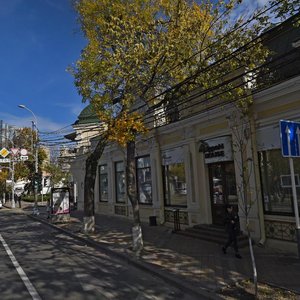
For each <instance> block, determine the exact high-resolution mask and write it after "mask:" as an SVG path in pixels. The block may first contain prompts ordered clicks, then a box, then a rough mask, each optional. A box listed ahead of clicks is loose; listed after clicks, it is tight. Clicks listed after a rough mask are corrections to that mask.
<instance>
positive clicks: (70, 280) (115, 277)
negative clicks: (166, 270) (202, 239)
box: [0, 209, 195, 300]
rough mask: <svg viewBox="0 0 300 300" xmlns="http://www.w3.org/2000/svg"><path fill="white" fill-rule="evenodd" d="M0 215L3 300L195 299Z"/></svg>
mask: <svg viewBox="0 0 300 300" xmlns="http://www.w3.org/2000/svg"><path fill="white" fill-rule="evenodd" d="M0 216H1V217H0V228H1V229H0V240H1V243H0V244H1V246H0V265H1V272H0V295H1V297H0V298H1V300H10V299H13V300H17V299H24V300H25V299H35V300H38V299H45V300H47V299H51V300H55V299H64V300H65V299H72V300H74V299H85V300H86V299H185V300H188V299H195V298H194V297H193V296H190V295H184V293H183V292H182V291H180V290H179V289H177V288H176V287H174V286H171V285H169V284H167V283H165V282H164V281H162V280H161V279H159V278H156V277H153V275H152V274H151V273H146V272H144V271H142V270H140V269H137V268H135V267H132V266H130V265H128V264H127V262H125V261H124V262H123V261H120V260H117V259H116V258H112V257H109V256H108V255H106V254H103V253H101V252H100V251H98V250H95V249H93V248H91V247H88V246H86V245H84V244H83V243H80V242H78V241H77V240H75V239H73V238H71V237H69V236H67V235H64V234H62V233H60V232H58V231H56V230H55V229H52V228H51V227H48V226H47V225H44V224H41V223H39V222H36V221H33V220H31V219H29V218H28V217H27V216H26V215H24V214H21V213H13V212H12V211H9V210H7V209H2V210H1V211H0Z"/></svg>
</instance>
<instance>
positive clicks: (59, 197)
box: [51, 188, 70, 215]
mask: <svg viewBox="0 0 300 300" xmlns="http://www.w3.org/2000/svg"><path fill="white" fill-rule="evenodd" d="M51 208H52V214H53V215H60V214H69V213H70V190H69V188H53V189H52V193H51Z"/></svg>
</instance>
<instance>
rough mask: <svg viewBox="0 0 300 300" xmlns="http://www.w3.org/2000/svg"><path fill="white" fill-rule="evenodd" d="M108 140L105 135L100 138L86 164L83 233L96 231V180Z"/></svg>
mask: <svg viewBox="0 0 300 300" xmlns="http://www.w3.org/2000/svg"><path fill="white" fill-rule="evenodd" d="M106 142H107V138H106V136H105V135H103V136H101V137H100V140H99V142H98V144H97V146H96V148H95V150H94V152H92V153H91V154H90V155H89V156H88V158H87V159H86V162H85V167H86V168H85V177H84V217H83V231H84V232H85V233H91V232H94V230H95V204H94V190H95V180H96V175H97V165H98V160H99V159H100V157H101V155H102V153H103V150H104V147H105V146H106Z"/></svg>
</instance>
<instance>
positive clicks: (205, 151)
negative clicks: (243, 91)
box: [71, 24, 300, 244]
mask: <svg viewBox="0 0 300 300" xmlns="http://www.w3.org/2000/svg"><path fill="white" fill-rule="evenodd" d="M285 26H286V27H280V28H276V29H275V30H274V31H273V33H272V34H273V35H274V36H276V37H277V42H274V43H273V44H272V43H271V44H270V48H271V49H272V47H273V46H274V47H277V45H278V44H281V45H285V46H284V47H285V49H277V50H276V49H275V50H276V51H277V53H279V52H280V51H284V53H287V54H286V55H285V59H286V60H281V63H283V64H284V68H282V69H279V67H278V65H276V64H273V65H272V64H271V67H270V70H269V74H272V76H271V75H270V78H268V85H267V86H265V87H264V88H260V89H256V90H255V91H254V92H253V95H252V97H253V104H252V106H251V109H250V112H249V114H248V116H247V118H242V117H241V115H240V114H239V112H238V111H237V110H236V107H235V106H234V105H232V104H228V105H225V106H218V107H216V108H213V107H211V108H209V109H204V108H203V109H201V108H200V107H199V106H198V107H197V108H195V109H196V110H197V111H196V113H195V114H191V116H190V117H188V118H182V120H180V118H179V119H178V118H177V117H176V118H175V119H176V122H172V118H171V121H170V120H169V121H167V119H168V117H170V116H167V115H164V110H163V109H161V110H160V111H156V112H155V113H154V116H153V129H152V130H151V131H150V132H149V134H148V135H147V136H145V137H141V138H140V139H138V140H137V142H136V178H137V197H138V200H139V209H140V216H141V220H142V221H145V222H148V221H149V217H156V219H157V222H158V223H159V224H164V225H167V226H172V225H173V218H174V210H178V211H179V219H180V223H181V225H182V227H185V226H186V227H190V226H194V225H197V224H213V225H216V226H221V225H223V214H224V210H225V205H226V204H228V203H230V204H233V205H234V206H235V207H236V209H237V210H238V211H239V215H240V219H241V229H242V230H245V228H246V216H247V219H248V228H249V229H250V231H251V233H252V237H253V238H254V239H255V240H256V241H260V242H261V243H264V242H265V241H266V240H275V239H276V240H279V241H284V242H289V243H294V244H295V242H296V231H295V215H294V211H293V202H292V189H291V183H290V182H291V177H290V170H289V165H288V159H287V158H284V157H283V156H282V155H281V146H280V130H279V121H280V120H283V119H284V120H291V121H298V122H299V121H300V76H299V68H298V70H297V71H295V70H294V69H293V66H295V65H296V66H298V65H299V63H300V52H299V48H297V36H298V37H299V32H300V31H299V28H295V27H293V26H291V24H287V25H285ZM287 27H288V30H286V28H287ZM283 28H284V29H283ZM283 30H284V32H283ZM278 39H279V40H278ZM280 39H284V41H285V43H282V40H280ZM295 39H296V41H295ZM295 45H296V46H295ZM275 50H274V51H275ZM290 53H292V54H290ZM278 55H279V54H278ZM275 56H276V55H275ZM275 56H274V55H273V56H272V58H273V59H274V57H275ZM274 61H278V60H275V59H274ZM291 62H292V63H291ZM288 63H289V64H290V67H289V68H288V67H287V66H288ZM272 67H273V69H272ZM271 77H272V78H271ZM257 85H258V86H260V82H259V80H258V82H257ZM260 87H261V86H260ZM87 110H90V108H87ZM82 114H83V115H84V114H86V111H83V113H82ZM82 114H81V115H80V116H79V119H78V121H77V122H76V123H75V125H76V126H74V130H75V132H76V135H77V136H78V135H79V136H81V138H82V136H83V133H84V132H91V128H97V126H98V128H99V123H97V122H95V115H93V114H91V115H90V119H89V118H86V119H85V122H83V121H82V117H83V115H82ZM158 114H159V115H160V118H159V124H158V121H157V118H156V117H157V115H158ZM169 119H170V118H169ZM173 120H174V119H173ZM85 137H86V136H85ZM84 140H85V141H86V142H87V144H83V143H81V144H79V145H78V149H79V150H78V153H77V154H76V158H75V160H74V161H73V163H72V166H71V172H72V173H73V178H74V181H75V182H77V186H78V209H83V190H84V186H83V183H84V174H85V159H86V155H87V152H85V150H84V149H88V147H90V146H91V145H92V144H93V142H96V139H93V138H91V139H90V138H89V137H87V139H84ZM299 142H300V141H299ZM125 157H126V155H125V150H124V149H122V148H120V147H119V146H118V145H116V144H108V145H107V147H106V148H105V150H104V153H103V155H102V157H101V159H100V160H99V162H98V172H97V178H96V183H95V195H94V196H95V197H94V199H95V211H96V212H98V213H102V214H111V215H120V216H124V217H128V218H132V208H131V204H130V203H129V201H128V199H127V197H126V181H125V164H126V162H125ZM245 167H246V168H245ZM245 170H246V171H245ZM295 174H296V175H295V178H296V184H297V196H298V199H300V183H299V174H300V159H295ZM241 175H243V176H241ZM245 178H247V186H246V188H245V185H244V182H243V180H245ZM299 203H300V201H299V200H298V206H299Z"/></svg>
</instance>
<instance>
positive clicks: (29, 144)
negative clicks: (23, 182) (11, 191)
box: [13, 127, 47, 191]
mask: <svg viewBox="0 0 300 300" xmlns="http://www.w3.org/2000/svg"><path fill="white" fill-rule="evenodd" d="M36 139H37V136H36V132H35V131H33V130H32V129H31V128H29V127H24V128H18V129H16V130H15V132H14V137H13V143H14V147H15V148H19V149H27V150H28V160H25V161H20V160H17V161H16V163H15V176H14V177H15V180H18V179H27V180H29V181H30V183H29V184H27V186H26V188H27V190H28V191H33V190H34V185H33V181H34V180H33V178H34V173H35V153H34V149H33V145H35V144H36ZM19 155H20V154H19V153H18V154H17V156H16V157H15V158H14V159H17V158H18V156H19ZM46 157H47V155H46V152H45V151H44V150H43V149H42V148H39V149H38V168H39V170H41V169H42V165H43V162H44V160H45V159H46Z"/></svg>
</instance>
